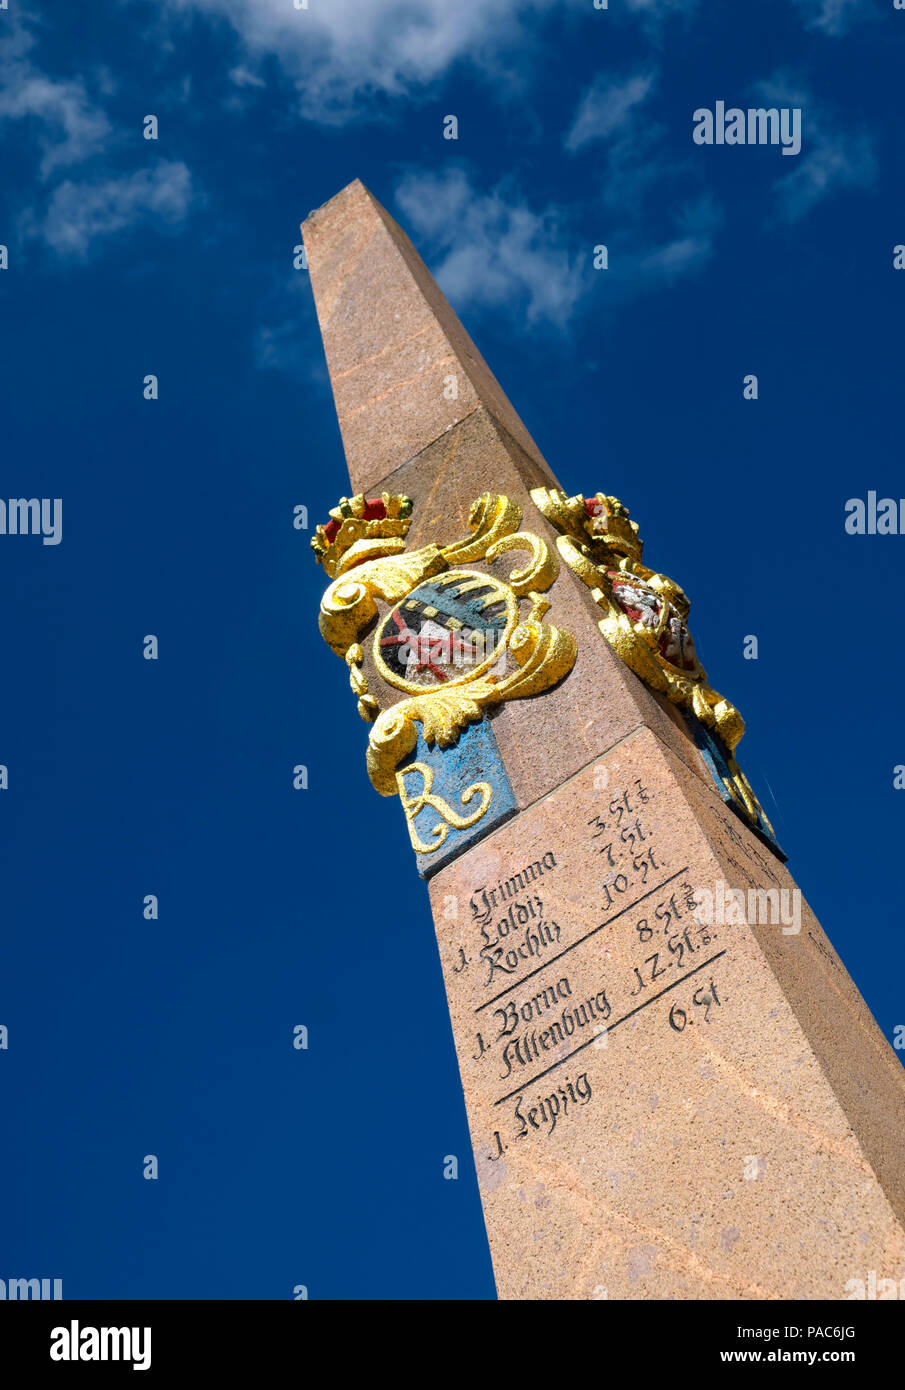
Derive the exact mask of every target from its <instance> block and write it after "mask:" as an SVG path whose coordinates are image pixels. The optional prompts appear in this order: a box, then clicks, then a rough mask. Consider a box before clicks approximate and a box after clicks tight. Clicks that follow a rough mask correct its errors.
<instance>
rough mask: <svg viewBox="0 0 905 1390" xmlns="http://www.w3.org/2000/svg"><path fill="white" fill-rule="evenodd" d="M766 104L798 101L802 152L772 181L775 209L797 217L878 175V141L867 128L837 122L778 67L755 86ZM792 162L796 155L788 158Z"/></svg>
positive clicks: (866, 185)
mask: <svg viewBox="0 0 905 1390" xmlns="http://www.w3.org/2000/svg"><path fill="white" fill-rule="evenodd" d="M754 90H755V92H756V95H757V97H758V100H760V101H763V102H765V103H766V104H767V105H768V106H790V107H796V106H797V107H800V108H801V112H802V117H801V121H802V126H801V130H802V152H801V154H800V155H798V156H796V158H795V161H794V167H793V168H792V169H791V170H790V171H789V173H788V174H785V175H784V177H783V178H781V179H778V180H777V181H776V182H775V183H774V185H773V192H774V194H775V197H776V215H777V217H778V218H779V219H780V220H781V221H785V222H797V221H799V220H800V219H801V218H802V217H805V216H806V215H807V214H808V213H809V212H811V211H812V209H813V208H815V207H816V206H817V204H818V203H820V202H822V201H823V200H824V199H825V198H828V197H831V196H833V195H835V194H837V193H841V192H843V191H844V190H846V189H865V188H870V187H871V185H872V184H873V183H874V181H875V180H876V177H877V159H876V155H875V152H874V142H873V139H872V137H871V135H870V134H869V133H868V132H867V131H866V130H860V129H857V128H853V127H852V126H851V123H850V122H848V121H846V122H845V123H844V124H843V123H840V122H837V121H836V120H835V119H834V117H833V116H832V115H831V113H830V112H829V111H828V110H827V109H826V108H825V107H824V106H823V105H822V104H821V103H820V101H818V100H817V99H815V98H814V97H813V96H812V95H811V94H810V93H809V92H808V91H807V90H806V89H805V88H804V87H802V86H801V85H800V84H799V83H798V82H797V81H796V80H795V79H793V78H790V77H788V76H787V75H786V74H782V73H776V74H774V76H772V77H770V78H768V79H767V80H766V81H763V82H759V83H757V84H756V86H755V89H754ZM789 162H790V163H792V161H791V160H790V161H789Z"/></svg>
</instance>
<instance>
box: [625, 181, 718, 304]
mask: <svg viewBox="0 0 905 1390" xmlns="http://www.w3.org/2000/svg"><path fill="white" fill-rule="evenodd" d="M722 225H723V211H722V208H721V207H720V205H719V203H718V202H717V201H716V199H715V198H713V197H712V195H710V194H707V193H703V194H701V196H700V197H698V198H694V199H692V200H690V201H689V202H686V203H683V204H682V205H681V207H680V208H679V210H678V214H677V217H676V226H675V230H674V234H673V236H671V237H670V238H669V239H668V240H667V241H664V242H663V243H662V244H661V245H659V246H654V247H652V248H651V249H649V250H645V251H642V252H640V253H639V254H638V255H637V257H636V258H630V261H631V260H632V259H633V260H634V262H635V267H634V268H636V269H637V272H638V273H639V274H640V275H641V276H643V277H645V278H646V279H648V280H651V279H653V280H655V281H658V282H660V283H665V284H672V283H673V282H674V281H676V280H679V279H681V278H682V277H683V276H685V275H689V274H691V273H692V272H694V271H696V270H698V269H699V268H700V267H701V266H702V265H704V264H705V262H707V261H709V260H710V257H711V256H712V255H713V252H714V238H715V235H716V233H717V232H718V231H719V229H720V227H721V226H722Z"/></svg>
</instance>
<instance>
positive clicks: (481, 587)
mask: <svg viewBox="0 0 905 1390" xmlns="http://www.w3.org/2000/svg"><path fill="white" fill-rule="evenodd" d="M411 511H412V504H411V501H410V499H408V498H403V497H399V496H394V495H391V494H388V493H384V494H383V495H382V497H381V498H374V499H370V500H369V499H366V498H365V497H364V496H359V497H356V498H352V499H343V501H342V502H341V503H340V505H339V507H337V508H334V510H333V511H332V512H331V518H332V520H331V523H330V524H329V525H328V526H327V527H320V526H319V527H318V528H317V534H316V535H315V538H314V540H313V541H312V548H313V549H314V551H315V554H316V556H317V558H318V560H319V561H320V563H321V564H323V565H324V568H325V569H326V571H327V573H328V575H330V576H331V579H332V583H331V584H330V585H329V587H328V588H327V590H326V592H325V594H324V596H323V598H322V600H321V608H320V618H319V626H320V630H321V633H322V635H323V637H324V639H325V641H326V642H327V643H328V644H329V646H330V647H331V648H332V649H333V651H335V652H336V653H337V655H338V656H340V657H342V659H343V660H344V661H345V662H346V664H347V665H348V667H349V673H350V683H351V685H352V689H353V691H354V693H355V695H356V696H357V698H358V709H359V712H360V713H361V715H362V717H363V718H364V719H366V720H367V721H368V722H371V723H372V725H373V727H372V729H371V732H370V737H369V740H368V752H367V767H368V774H369V776H370V779H371V781H372V783H373V785H374V786H375V788H376V789H377V791H378V792H380V793H381V795H382V796H392V795H394V794H395V793H397V792H398V793H399V795H400V797H401V799H402V803H403V807H404V808H405V810H406V817H407V819H408V821H409V828H410V832H411V835H412V842H413V844H414V845H415V848H416V849H417V850H418V851H419V853H422V854H425V853H428V852H430V851H432V850H435V849H436V848H438V846H439V845H440V844H442V843H443V841H444V840H445V839H446V837H447V835H448V833H449V828H450V827H453V828H457V829H461V828H464V827H466V826H470V825H472V824H475V823H476V822H477V821H478V820H479V819H480V817H481V816H483V815H484V814H485V812H486V810H487V807H488V806H489V804H490V787H489V785H488V784H486V783H481V782H478V783H475V784H474V786H472V787H469V788H467V789H466V791H465V792H464V793H462V802H463V805H465V804H467V803H468V802H469V801H471V800H472V799H473V798H474V797H475V796H478V797H479V798H480V800H479V802H478V805H477V807H476V809H475V810H474V811H471V812H470V813H469V814H468V815H465V816H463V815H461V814H460V813H459V812H458V811H456V810H454V809H453V808H452V807H451V806H450V805H449V803H448V802H445V801H443V799H442V798H440V797H437V796H436V794H435V793H433V791H432V785H433V776H432V775H431V776H428V775H427V774H428V773H430V771H431V770H430V769H429V768H428V767H427V766H426V764H422V763H409V764H408V765H407V766H406V767H405V768H402V769H400V764H401V763H402V762H403V760H404V759H406V758H407V757H408V756H409V754H411V752H412V751H413V750H414V749H415V747H416V745H417V742H418V731H419V728H420V730H421V732H422V735H423V738H424V741H425V742H426V743H427V745H428V746H429V747H433V746H435V745H437V746H439V747H441V748H447V747H450V746H451V745H452V744H453V743H455V742H456V740H457V739H458V737H459V735H460V734H461V732H462V731H463V730H464V729H465V728H466V727H467V726H468V725H469V724H472V723H476V722H477V721H479V720H480V719H482V718H483V716H484V714H485V712H486V711H487V710H488V709H490V708H491V707H493V706H494V705H498V704H500V703H502V702H504V701H508V700H514V699H523V698H526V697H528V696H532V695H537V694H540V693H541V692H542V691H544V690H548V689H549V688H550V687H551V686H553V685H555V684H556V683H557V682H558V681H560V680H562V679H563V677H564V676H566V675H567V674H568V673H569V672H570V671H571V669H572V667H573V665H574V663H575V656H576V646H575V640H574V638H573V637H572V636H571V635H570V634H569V633H566V632H563V631H562V630H561V629H560V628H557V627H554V626H553V625H552V624H548V623H546V622H544V621H543V619H544V615H545V613H546V612H547V611H548V609H549V607H550V604H549V602H548V600H547V599H546V598H544V593H545V592H546V591H547V590H549V588H550V587H551V585H552V584H553V582H554V580H555V578H556V576H557V574H558V572H559V564H558V560H557V557H556V555H555V553H554V552H553V551H552V550H551V548H550V547H549V546H548V545H547V543H546V541H544V540H542V539H541V538H540V537H539V536H537V535H534V534H532V533H528V532H523V531H520V529H519V528H520V526H521V523H522V511H521V508H520V507H519V506H518V504H517V503H515V502H513V501H511V500H510V499H509V498H508V497H504V496H497V495H493V494H491V493H486V494H484V495H483V496H482V497H479V498H478V499H477V500H476V501H475V502H474V503H473V504H472V506H471V510H470V514H469V521H468V529H469V533H470V534H469V535H468V536H466V537H464V538H462V539H460V540H457V541H454V542H453V543H451V544H449V545H445V546H438V545H436V544H428V545H425V546H422V547H421V548H420V549H418V550H415V551H411V552H405V550H404V546H405V541H404V534H405V533H407V531H408V525H409V524H410V517H411ZM384 530H385V532H386V534H384ZM509 552H519V553H520V554H521V552H527V559H525V560H521V559H520V562H519V563H518V564H517V565H516V567H515V568H513V569H511V570H510V572H509V574H508V575H507V576H506V577H505V579H503V578H500V577H497V576H496V575H494V574H492V573H490V572H488V571H482V570H481V571H479V570H472V569H470V568H462V567H463V566H470V565H472V564H474V563H484V564H485V565H487V566H490V565H493V564H494V563H495V562H496V561H497V560H499V559H500V558H501V557H502V556H504V555H508V554H509ZM378 600H382V601H383V602H384V603H385V604H388V605H389V606H390V612H389V615H388V616H385V617H384V618H383V620H382V621H381V622H379V623H378V624H377V627H376V631H375V633H374V647H373V652H374V664H375V667H376V669H377V670H378V671H379V673H380V675H381V676H382V678H383V680H384V681H385V682H386V683H387V684H388V685H390V686H392V687H394V688H396V689H398V690H400V692H402V694H403V695H404V696H405V698H403V699H401V700H399V701H398V702H397V703H395V704H393V705H391V706H389V708H386V709H384V710H382V711H381V710H380V709H379V706H378V703H377V700H376V699H375V698H374V696H373V695H372V694H371V692H370V691H369V690H368V688H367V680H366V677H365V675H364V672H363V669H362V668H363V662H364V650H363V648H362V646H361V639H362V637H363V635H364V632H365V630H366V629H367V628H368V627H369V626H371V625H372V624H373V623H374V621H375V619H377V618H378V617H379V608H378ZM523 604H524V605H526V609H525V611H523V610H522V607H521V605H523ZM488 648H489V649H488ZM416 771H417V772H418V773H419V775H420V776H421V777H422V779H423V781H422V788H421V791H420V792H419V793H417V794H410V793H409V791H408V789H407V787H406V785H405V778H406V776H408V775H409V774H410V773H414V772H416ZM426 805H430V806H433V808H434V809H435V810H437V811H438V813H440V815H441V820H442V822H443V823H442V824H438V825H437V826H436V827H435V828H434V830H433V831H432V832H431V833H432V838H433V839H434V841H435V843H433V844H431V845H429V846H427V845H426V844H425V842H423V841H421V840H419V839H418V837H417V835H416V833H415V830H414V826H413V820H414V817H415V815H417V814H418V812H419V811H420V810H421V809H423V808H424V806H426ZM416 806H417V810H416V809H415V807H416Z"/></svg>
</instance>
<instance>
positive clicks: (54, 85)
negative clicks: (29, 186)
mask: <svg viewBox="0 0 905 1390" xmlns="http://www.w3.org/2000/svg"><path fill="white" fill-rule="evenodd" d="M33 45H34V39H33V38H32V36H31V34H29V33H28V32H27V30H26V29H25V28H24V26H23V25H22V24H21V23H19V24H17V25H15V26H14V28H13V29H12V32H11V33H10V35H9V36H8V38H7V39H6V42H5V48H4V51H3V54H2V57H0V121H3V120H11V121H19V120H24V119H25V118H30V119H32V120H33V121H35V122H36V123H37V125H38V129H39V132H40V133H39V137H38V139H39V145H40V148H41V150H42V157H41V162H40V166H39V167H40V174H41V177H42V178H45V179H46V178H48V177H49V176H50V175H51V174H53V173H54V172H55V171H56V170H57V169H60V168H64V167H66V166H67V165H72V164H78V163H80V162H81V161H82V160H85V159H88V158H90V157H91V156H92V155H94V154H97V153H98V152H99V151H100V150H102V149H103V148H104V146H105V144H106V143H107V140H108V139H109V136H110V133H111V126H110V122H109V121H108V119H107V117H106V115H105V114H104V112H103V111H102V110H101V109H100V107H98V106H96V105H95V104H94V103H93V102H92V101H91V99H90V98H89V96H88V93H87V91H86V89H85V84H84V82H83V81H82V79H81V78H76V79H58V78H52V77H48V76H47V75H46V74H45V73H43V72H41V71H40V70H39V69H38V68H37V67H35V65H34V64H33V62H32V61H31V58H30V57H29V52H30V50H31V48H32V47H33Z"/></svg>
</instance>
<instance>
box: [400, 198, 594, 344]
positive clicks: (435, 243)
mask: <svg viewBox="0 0 905 1390" xmlns="http://www.w3.org/2000/svg"><path fill="white" fill-rule="evenodd" d="M396 202H397V203H398V205H399V207H400V208H401V210H402V212H403V214H404V217H405V221H406V226H407V228H408V229H409V230H410V231H411V233H412V235H413V237H414V239H415V240H416V241H420V242H422V243H423V244H424V250H425V254H427V255H431V256H432V257H434V258H436V257H437V256H439V257H440V260H439V264H437V265H435V267H434V269H435V275H436V279H437V281H438V283H439V284H440V286H441V288H442V289H443V291H444V292H445V293H446V294H447V295H448V296H449V298H450V299H451V301H452V302H453V304H455V305H456V306H457V307H460V308H461V307H463V306H465V305H469V304H472V305H483V306H487V307H491V308H499V307H501V306H507V307H508V308H509V309H510V311H512V310H515V308H516V306H518V309H519V310H520V311H521V313H523V314H524V318H525V321H526V322H527V324H528V325H529V326H532V327H533V326H535V325H537V324H540V323H547V324H552V325H554V326H555V327H558V328H562V327H564V326H565V324H566V322H567V321H568V319H569V318H570V316H571V314H572V312H573V310H574V308H575V306H576V303H577V301H578V299H579V296H580V294H581V282H582V276H583V272H582V269H581V264H580V260H579V257H578V256H577V255H576V254H575V253H574V252H573V251H571V250H570V249H569V247H568V245H567V242H566V238H565V236H564V233H563V231H562V227H561V222H560V218H559V217H558V215H557V214H556V213H555V212H554V211H553V210H550V209H548V210H545V211H543V212H535V211H533V210H532V209H531V208H530V207H528V205H527V204H526V203H525V202H523V201H519V200H518V199H516V198H514V197H511V196H509V195H508V193H507V192H506V191H504V190H503V189H502V188H498V189H496V190H494V191H493V192H491V193H478V192H476V191H475V190H474V189H473V188H472V187H471V185H470V183H469V181H468V178H467V177H466V175H465V174H464V173H463V172H462V171H461V170H456V171H452V172H450V173H448V174H445V175H437V174H428V173H412V174H409V175H408V176H407V177H406V178H405V179H403V181H402V183H401V184H400V186H399V188H398V189H397V191H396Z"/></svg>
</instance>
